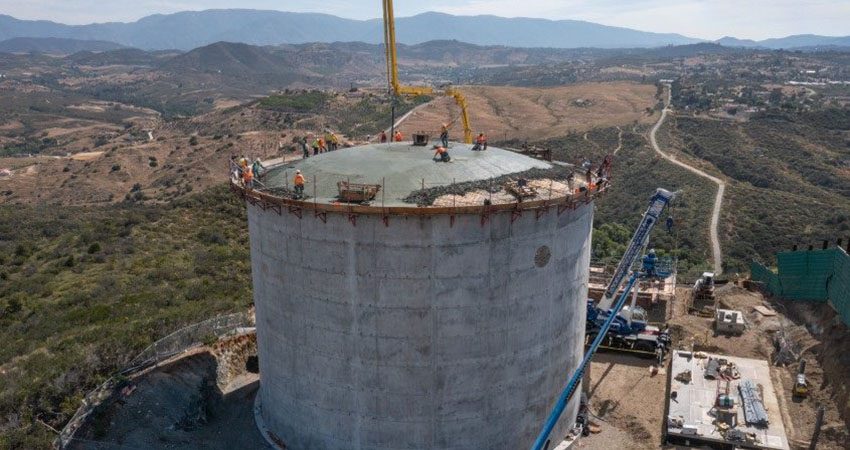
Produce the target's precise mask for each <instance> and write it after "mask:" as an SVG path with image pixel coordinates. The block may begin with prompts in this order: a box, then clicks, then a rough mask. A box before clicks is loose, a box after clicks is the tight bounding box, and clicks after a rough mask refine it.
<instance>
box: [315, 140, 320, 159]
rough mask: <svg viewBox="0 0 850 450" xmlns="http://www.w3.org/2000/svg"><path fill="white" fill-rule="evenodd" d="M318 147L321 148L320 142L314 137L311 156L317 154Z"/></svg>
mask: <svg viewBox="0 0 850 450" xmlns="http://www.w3.org/2000/svg"><path fill="white" fill-rule="evenodd" d="M320 148H321V146H320V143H319V138H316V139H314V140H313V156H316V155H318V154H319V149H320Z"/></svg>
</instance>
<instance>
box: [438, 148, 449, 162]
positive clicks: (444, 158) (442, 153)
mask: <svg viewBox="0 0 850 450" xmlns="http://www.w3.org/2000/svg"><path fill="white" fill-rule="evenodd" d="M451 160H452V158H451V157H450V156H449V151H448V150H447V149H446V148H445V147H443V146H442V145H435V146H434V161H436V162H449V161H451Z"/></svg>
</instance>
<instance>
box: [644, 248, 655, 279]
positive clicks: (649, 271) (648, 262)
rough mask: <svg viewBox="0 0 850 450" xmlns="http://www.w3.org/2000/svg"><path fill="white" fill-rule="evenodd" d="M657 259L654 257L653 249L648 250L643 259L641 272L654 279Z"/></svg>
mask: <svg viewBox="0 0 850 450" xmlns="http://www.w3.org/2000/svg"><path fill="white" fill-rule="evenodd" d="M657 261H658V257H656V256H655V249H654V248H653V249H650V250H649V253H647V255H646V256H644V257H643V271H644V272H645V273H646V276H648V277H655V263H656V262H657Z"/></svg>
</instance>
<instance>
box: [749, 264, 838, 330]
mask: <svg viewBox="0 0 850 450" xmlns="http://www.w3.org/2000/svg"><path fill="white" fill-rule="evenodd" d="M776 265H777V268H778V273H776V272H773V271H772V270H770V269H769V268H767V267H765V266H764V265H763V264H761V263H759V262H757V261H753V263H752V264H751V266H750V273H751V277H752V279H753V280H754V281H760V282H762V283H764V286H765V288H767V290H768V291H770V292H771V293H772V294H773V295H776V296H778V297H782V298H785V299H789V300H799V301H811V302H829V304H830V305H832V307H833V308H835V310H836V311H837V312H838V314H839V315H840V316H841V318H842V320H843V321H844V323H845V324H847V325H848V326H850V256H848V255H847V252H845V251H844V250H843V249H840V248H831V249H827V250H804V251H796V252H781V253H778V254H777V255H776Z"/></svg>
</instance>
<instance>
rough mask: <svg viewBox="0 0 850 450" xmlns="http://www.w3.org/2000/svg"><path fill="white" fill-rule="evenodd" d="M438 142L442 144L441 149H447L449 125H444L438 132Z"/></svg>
mask: <svg viewBox="0 0 850 450" xmlns="http://www.w3.org/2000/svg"><path fill="white" fill-rule="evenodd" d="M440 142H442V143H443V147H446V148H449V124H447V123H444V124H443V127H442V129H441V130H440Z"/></svg>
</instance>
